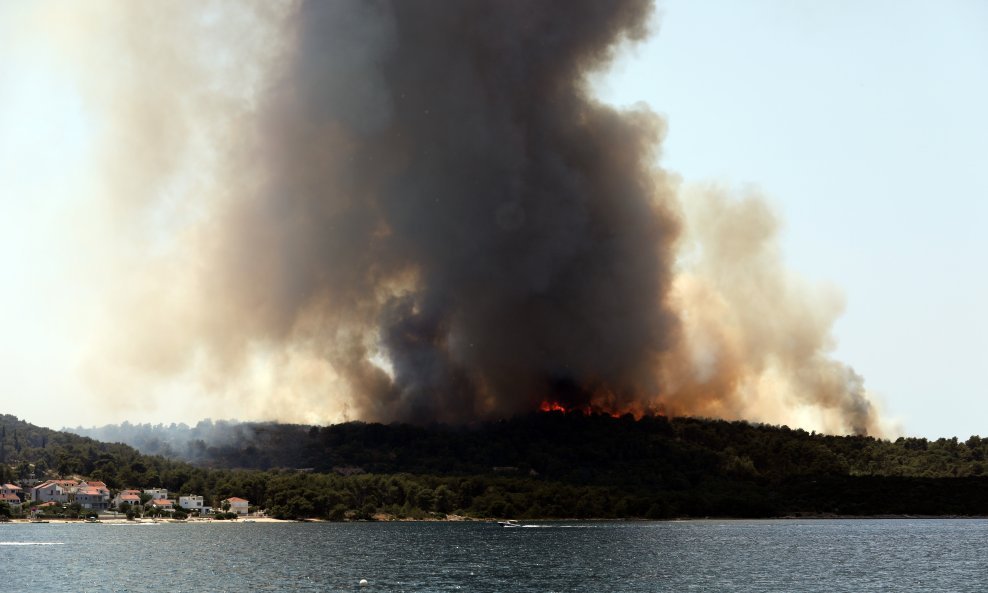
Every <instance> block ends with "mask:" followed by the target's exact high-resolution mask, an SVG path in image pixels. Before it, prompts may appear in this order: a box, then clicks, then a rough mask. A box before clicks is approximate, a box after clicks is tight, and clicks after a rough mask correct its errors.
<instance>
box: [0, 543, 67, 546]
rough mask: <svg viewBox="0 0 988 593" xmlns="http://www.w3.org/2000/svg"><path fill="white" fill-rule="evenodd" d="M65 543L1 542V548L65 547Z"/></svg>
mask: <svg viewBox="0 0 988 593" xmlns="http://www.w3.org/2000/svg"><path fill="white" fill-rule="evenodd" d="M64 545H65V542H0V546H64Z"/></svg>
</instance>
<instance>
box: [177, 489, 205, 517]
mask: <svg viewBox="0 0 988 593" xmlns="http://www.w3.org/2000/svg"><path fill="white" fill-rule="evenodd" d="M178 506H180V507H182V508H183V509H185V510H187V511H199V512H200V513H202V512H203V508H205V507H204V501H203V499H202V497H201V496H196V495H195V494H193V495H191V496H179V497H178Z"/></svg>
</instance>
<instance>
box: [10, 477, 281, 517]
mask: <svg viewBox="0 0 988 593" xmlns="http://www.w3.org/2000/svg"><path fill="white" fill-rule="evenodd" d="M258 517H264V513H263V511H260V510H258V509H256V508H254V507H252V506H251V505H250V501H248V500H247V499H245V498H240V497H237V496H232V497H230V498H224V499H222V500H216V501H207V500H206V499H205V498H204V497H202V496H199V495H196V494H189V495H184V496H178V497H173V496H172V495H171V493H169V492H168V490H166V489H164V488H143V489H124V490H119V491H116V492H111V491H110V489H109V488H108V487H107V485H106V484H105V483H103V482H100V481H96V480H85V479H53V480H44V481H38V480H22V481H21V482H19V483H18V484H14V483H6V484H3V485H0V521H2V520H5V519H24V520H30V521H45V520H49V519H65V520H86V521H101V520H107V519H114V520H130V521H135V520H142V519H150V520H159V519H168V520H172V521H188V520H214V519H216V520H236V519H247V518H258Z"/></svg>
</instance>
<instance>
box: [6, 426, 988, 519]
mask: <svg viewBox="0 0 988 593" xmlns="http://www.w3.org/2000/svg"><path fill="white" fill-rule="evenodd" d="M262 428H263V430H258V427H257V426H254V427H252V428H251V430H250V431H242V433H241V434H242V435H249V434H253V435H258V434H260V435H262V436H260V437H256V436H255V437H251V438H249V439H247V440H241V441H240V442H239V443H238V444H237V445H236V447H234V446H233V445H232V444H231V441H226V442H225V444H223V445H222V447H223V448H222V450H217V451H216V452H215V454H211V455H209V456H208V457H207V458H206V459H203V460H202V461H201V465H194V464H191V463H188V462H185V461H182V460H179V459H174V458H167V457H164V456H161V455H144V454H141V453H139V452H138V451H137V450H136V449H134V448H132V447H129V446H127V445H123V444H110V443H103V442H99V441H94V440H92V439H89V438H84V437H79V436H76V435H72V434H68V433H63V432H57V431H51V430H48V429H45V428H41V427H36V426H33V425H30V424H28V423H25V422H22V421H19V420H17V419H16V418H14V417H12V416H3V417H0V443H2V445H0V447H2V451H3V457H2V458H0V460H2V463H0V472H3V473H2V474H0V479H3V480H4V481H9V480H11V479H14V478H17V477H24V476H25V474H26V473H32V472H33V473H34V474H35V475H42V474H44V475H54V474H59V475H63V476H65V475H72V474H76V475H82V476H86V477H90V478H92V479H98V480H101V481H104V482H106V483H107V484H108V485H109V486H110V487H111V488H125V487H133V486H145V487H151V486H162V487H165V488H168V490H169V491H171V492H174V493H177V494H200V495H204V496H206V497H207V499H209V500H216V499H221V498H226V497H229V496H241V497H244V498H248V499H249V500H250V501H251V503H252V504H255V505H259V506H261V507H264V508H267V509H268V511H269V512H270V513H271V514H273V515H274V516H277V517H282V518H305V517H320V518H326V519H333V520H339V519H369V518H375V517H378V518H380V517H384V516H387V517H398V518H403V517H407V518H428V517H433V516H444V515H446V514H459V515H466V516H474V517H513V518H591V517H593V518H619V517H642V518H666V517H678V516H738V517H767V516H779V515H799V514H807V513H809V514H831V513H833V514H844V515H876V514H933V515H936V514H957V515H974V514H978V515H982V514H988V502H986V501H988V496H986V494H988V477H983V475H982V474H984V467H983V463H984V459H985V455H986V454H988V441H982V439H980V438H979V437H971V438H970V439H967V440H966V441H963V442H961V441H958V440H957V439H939V440H933V441H928V440H926V439H911V438H904V439H897V440H895V441H888V440H881V439H875V438H871V437H860V436H833V435H823V434H816V433H812V432H810V433H808V432H806V431H803V430H799V429H796V430H793V429H790V428H788V427H785V426H765V425H754V424H750V423H745V422H726V421H719V420H701V419H691V418H676V419H669V418H665V417H661V416H655V417H645V418H642V419H637V420H636V419H635V418H632V417H630V416H626V417H622V418H611V417H610V416H605V415H591V416H588V415H582V414H562V413H540V414H531V415H527V416H520V417H517V418H512V419H509V420H503V421H497V422H490V423H484V424H480V425H476V426H469V427H451V426H426V427H421V426H411V425H404V424H396V425H381V424H365V423H359V422H351V423H346V424H339V425H334V426H327V427H301V426H296V425H277V424H269V425H262ZM289 435H294V438H288V437H289ZM243 438H246V437H243ZM234 442H236V441H234ZM277 443H283V444H284V446H278V445H277ZM210 447H211V445H208V444H205V443H204V447H203V449H202V450H204V451H209V450H210ZM296 455H297V457H295V456H296ZM258 459H260V461H258ZM221 460H222V462H223V463H227V464H229V465H231V466H234V468H220V467H215V466H216V465H218V464H219V463H220V462H221ZM276 461H278V462H282V463H277V464H276V463H275V462H276ZM256 465H262V466H263V467H260V468H257V467H251V466H256ZM210 466H214V467H210ZM236 466H241V467H236ZM243 466H246V467H243Z"/></svg>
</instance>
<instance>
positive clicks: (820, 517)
mask: <svg viewBox="0 0 988 593" xmlns="http://www.w3.org/2000/svg"><path fill="white" fill-rule="evenodd" d="M933 519H946V520H979V519H981V520H988V515H901V514H886V515H834V514H811V515H784V516H781V517H674V518H669V519H644V518H637V517H632V518H620V519H612V518H589V519H576V518H568V519H567V518H539V519H535V518H533V519H519V520H518V521H519V522H521V523H524V522H526V521H528V522H538V523H546V522H553V523H558V522H578V523H603V522H613V523H685V522H703V521H801V520H807V521H829V520H838V521H846V520H861V521H867V520H903V521H906V520H933ZM503 520H504V519H497V518H483V519H478V518H472V517H464V516H459V515H454V516H451V517H449V518H443V519H440V518H432V519H398V518H380V519H377V520H373V521H367V520H359V521H335V523H497V522H498V521H503ZM6 523H7V524H15V523H16V524H32V523H39V524H50V525H98V524H106V525H158V524H184V525H230V524H238V523H334V521H327V520H325V519H320V518H309V519H275V518H273V517H248V518H243V519H225V520H216V519H187V520H172V519H158V520H155V519H146V518H142V519H133V520H128V519H125V518H110V519H100V520H99V521H86V520H84V519H45V520H42V521H34V520H30V519H19V518H18V519H10V520H9V521H6ZM2 524H3V523H0V525H2Z"/></svg>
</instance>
